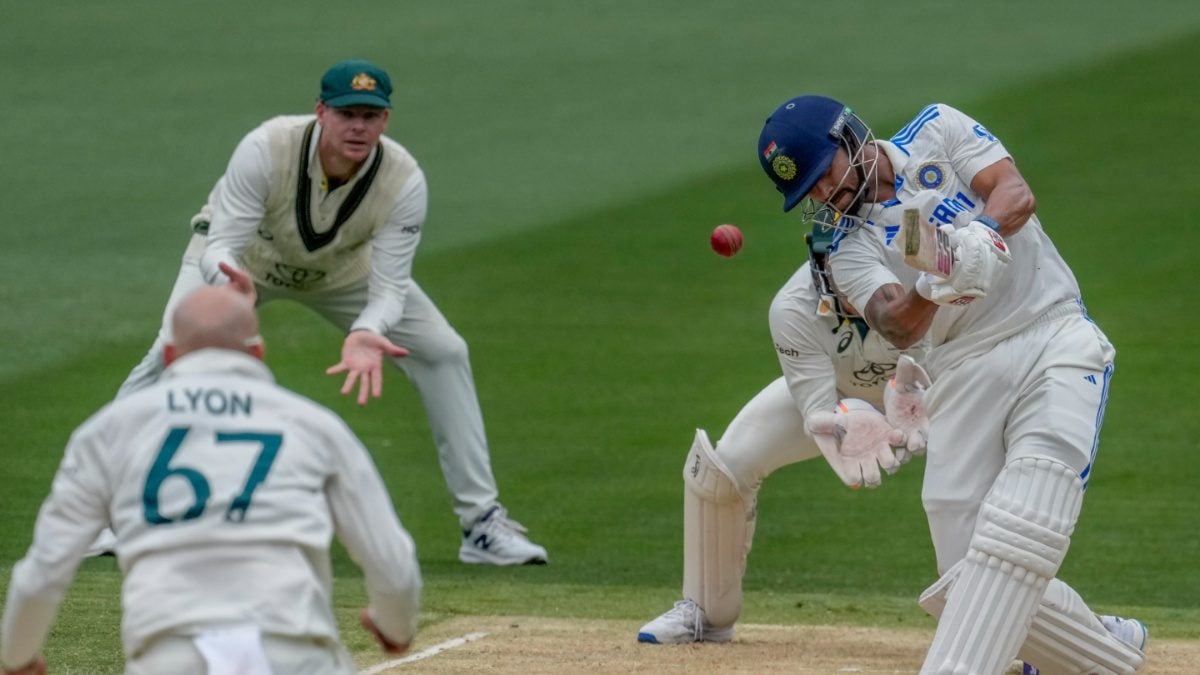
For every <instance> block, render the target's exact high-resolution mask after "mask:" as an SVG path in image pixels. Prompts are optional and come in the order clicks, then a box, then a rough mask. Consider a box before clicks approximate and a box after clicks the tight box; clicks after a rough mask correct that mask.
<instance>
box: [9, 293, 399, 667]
mask: <svg viewBox="0 0 1200 675" xmlns="http://www.w3.org/2000/svg"><path fill="white" fill-rule="evenodd" d="M173 329H174V330H173V336H174V337H173V341H172V342H171V343H170V344H168V345H166V348H165V360H166V362H167V368H166V370H165V371H164V372H163V375H162V378H161V380H160V381H159V382H158V383H157V384H155V385H153V386H151V387H148V388H146V389H143V390H141V391H139V392H138V393H136V394H131V395H129V396H125V397H123V398H121V399H119V400H117V401H115V402H113V403H110V404H109V405H107V406H106V407H104V408H103V409H102V410H100V411H99V412H98V413H96V414H95V415H94V416H92V417H91V418H90V419H89V420H88V421H87V422H85V423H84V424H83V425H82V426H80V427H79V428H78V429H77V430H76V431H75V433H74V434H73V435H72V436H71V440H70V443H69V444H68V445H67V449H66V454H65V456H64V458H63V461H62V464H61V465H60V467H59V470H58V473H57V474H56V475H55V477H54V484H53V488H52V490H51V493H50V496H49V497H48V498H47V499H46V501H45V503H43V504H42V507H41V510H40V512H39V513H38V519H37V526H36V529H35V530H34V535H33V544H32V546H31V547H30V549H29V552H28V553H27V554H26V555H25V557H24V558H23V559H22V560H21V561H19V562H18V563H17V564H16V566H15V567H13V572H12V582H11V585H10V586H9V587H8V599H7V602H6V603H5V608H4V619H3V626H2V628H3V633H2V635H0V642H3V654H0V660H2V661H3V665H4V667H5V669H6V672H28V673H37V672H43V671H44V668H45V664H44V663H43V662H42V660H41V657H40V656H39V652H40V650H41V647H42V643H43V641H44V640H45V637H46V634H47V632H48V631H49V629H50V625H51V623H52V622H53V619H54V615H55V613H56V611H57V609H58V605H59V602H60V601H61V600H62V598H63V595H64V593H65V592H66V589H67V586H68V585H69V584H70V582H71V579H72V578H73V577H74V575H75V570H76V569H77V568H78V566H79V562H80V560H81V559H82V557H83V554H84V551H85V549H86V548H87V546H88V544H89V543H91V542H92V540H93V539H94V538H95V537H96V534H97V533H98V532H100V529H101V528H102V527H103V526H104V525H105V524H107V523H108V522H109V521H110V519H111V522H112V525H113V528H114V530H115V533H116V537H117V544H116V552H117V559H118V561H119V563H120V566H121V571H122V573H123V574H124V585H123V588H122V592H121V597H122V625H121V636H122V641H123V643H124V651H125V658H126V672H127V673H176V674H185V673H232V672H237V673H247V674H250V673H253V674H259V673H271V672H275V673H301V672H305V673H353V672H355V668H354V663H353V661H352V660H351V659H350V657H349V655H348V654H347V653H346V651H345V650H344V649H343V648H342V647H341V645H340V644H339V642H338V632H337V625H336V622H335V620H334V615H333V608H332V606H331V598H332V593H333V588H332V577H331V573H330V562H329V546H330V542H331V539H332V537H333V536H334V534H335V533H336V535H337V537H338V539H339V540H340V541H341V542H342V544H343V545H344V546H345V547H346V550H347V551H348V552H349V553H350V556H351V557H352V558H353V559H354V560H355V562H357V563H358V564H359V565H360V566H361V567H362V569H363V573H364V575H365V581H366V589H367V597H368V602H369V605H368V607H367V609H364V610H363V611H362V613H361V616H360V620H361V622H362V624H363V626H364V627H365V628H366V629H367V630H368V631H370V632H371V633H372V634H373V635H374V636H375V638H376V639H377V640H378V641H379V643H380V645H381V646H382V647H383V648H384V650H385V651H387V652H389V653H393V654H399V653H402V652H403V651H405V650H406V649H407V648H408V644H409V643H410V642H411V640H412V639H413V636H414V634H415V632H416V627H417V611H418V605H419V600H420V590H421V576H420V570H419V568H418V566H417V559H416V555H415V552H414V548H413V542H412V539H411V538H410V537H409V535H408V533H407V532H406V531H405V530H404V528H403V527H402V526H401V524H400V521H399V520H398V519H397V517H396V513H395V511H394V509H393V507H392V503H391V501H390V499H389V497H388V493H387V491H386V489H385V488H384V485H383V481H382V479H381V478H380V476H379V473H378V472H377V471H376V469H375V465H374V463H373V462H372V461H371V457H370V455H369V454H368V452H367V450H366V448H364V447H363V446H362V444H361V443H360V442H359V441H358V439H357V438H356V437H355V436H354V434H353V433H352V432H351V431H350V429H349V428H347V427H346V425H345V423H344V422H342V421H341V420H340V419H339V418H338V417H337V416H335V415H334V414H333V413H332V412H330V411H329V410H327V409H325V408H323V407H321V406H318V405H317V404H315V403H313V402H311V401H309V400H307V399H304V398H301V397H300V396H297V395H295V394H293V393H291V392H289V391H287V390H285V389H283V388H281V387H279V386H277V385H276V384H275V383H274V379H273V378H272V376H271V373H270V371H269V370H267V367H266V366H265V365H263V363H262V362H261V360H260V359H261V357H262V353H263V347H262V343H261V340H260V339H259V338H258V322H257V319H256V317H255V314H254V309H253V306H252V305H251V304H250V303H249V302H248V301H247V300H246V299H245V298H244V296H242V295H240V294H239V293H238V292H236V291H235V290H234V289H233V288H231V287H204V288H201V289H200V290H198V291H196V292H194V293H192V294H190V295H188V296H187V297H186V298H185V299H184V300H183V301H182V302H180V303H179V305H178V309H177V311H176V312H175V314H174V322H173Z"/></svg>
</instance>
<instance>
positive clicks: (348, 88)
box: [321, 59, 392, 108]
mask: <svg viewBox="0 0 1200 675" xmlns="http://www.w3.org/2000/svg"><path fill="white" fill-rule="evenodd" d="M391 95H392V78H390V77H388V74H387V72H386V71H384V69H383V68H380V67H379V66H377V65H375V64H374V63H371V62H370V61H364V60H363V59H348V60H345V61H338V62H337V63H335V64H333V66H331V67H330V68H329V70H327V71H325V74H324V75H322V76H321V102H322V103H324V104H325V105H327V106H329V107H331V108H348V107H350V106H352V105H368V106H371V107H374V108H390V107H392V101H391Z"/></svg>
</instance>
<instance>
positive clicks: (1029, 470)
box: [762, 96, 1146, 673]
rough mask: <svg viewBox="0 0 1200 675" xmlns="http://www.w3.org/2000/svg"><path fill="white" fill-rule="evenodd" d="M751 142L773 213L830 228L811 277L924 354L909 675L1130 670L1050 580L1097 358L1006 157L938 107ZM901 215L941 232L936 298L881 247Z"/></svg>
mask: <svg viewBox="0 0 1200 675" xmlns="http://www.w3.org/2000/svg"><path fill="white" fill-rule="evenodd" d="M762 134H763V138H764V139H769V140H770V142H772V143H774V145H775V146H776V147H777V148H778V151H777V157H776V161H777V162H779V161H782V160H781V158H784V159H786V161H787V162H790V163H792V164H793V165H794V168H793V169H792V170H790V171H789V172H788V176H783V175H780V173H779V172H778V171H774V170H773V167H771V166H768V165H766V164H764V168H766V169H767V171H768V174H769V175H771V176H772V178H773V179H774V180H775V182H776V186H777V187H778V188H779V190H780V191H781V192H782V193H783V194H784V197H785V202H784V208H785V210H787V209H790V208H792V207H794V206H796V205H797V204H799V203H801V202H802V201H803V202H807V203H808V204H810V206H808V207H807V208H806V209H805V211H806V212H807V213H812V214H822V213H825V214H828V213H834V214H835V216H834V217H832V218H831V217H826V218H825V221H826V222H833V223H834V224H835V227H837V229H838V231H839V235H838V237H837V238H836V239H835V241H834V244H833V246H832V247H831V251H830V265H831V268H832V272H833V275H834V278H835V280H836V282H837V285H838V288H839V289H840V290H841V291H842V292H844V293H845V294H846V296H847V297H848V298H849V301H850V303H851V304H853V305H854V306H855V307H859V308H861V309H862V312H863V316H864V317H865V318H866V320H867V322H868V323H869V324H870V325H871V326H872V328H873V329H875V330H878V331H880V332H881V333H882V334H883V335H885V336H887V338H888V340H889V341H891V342H892V343H893V344H896V345H897V346H901V347H903V346H907V345H910V344H914V343H916V342H917V341H918V340H921V339H928V340H929V353H928V357H927V360H926V366H927V368H928V369H929V374H930V375H931V376H932V378H933V381H934V384H933V386H932V388H931V389H930V390H929V392H928V393H927V395H926V398H925V403H926V405H927V409H928V414H929V420H930V435H929V444H928V448H929V450H928V458H927V461H926V464H925V480H924V485H923V489H922V501H923V503H924V506H925V511H926V514H927V518H928V521H929V528H930V534H931V536H932V539H933V544H934V550H935V553H936V557H937V564H938V572H939V573H940V574H941V575H942V577H941V579H939V581H938V583H937V584H935V585H934V586H933V587H931V588H930V589H929V591H927V592H926V595H925V597H924V598H923V603H922V604H923V606H925V607H926V608H927V609H929V610H930V611H931V612H933V613H934V614H935V615H940V620H939V622H938V628H937V632H936V635H935V637H934V641H933V644H932V646H931V647H930V649H929V652H928V654H927V656H926V660H925V665H924V668H923V670H922V672H923V673H960V672H969V673H1000V672H1002V671H1003V670H1004V669H1005V668H1006V667H1007V666H1008V665H1009V663H1010V662H1011V660H1012V659H1013V658H1014V657H1016V656H1017V655H1018V652H1019V654H1020V657H1021V658H1022V659H1023V660H1024V661H1026V662H1027V663H1030V664H1032V665H1033V666H1035V667H1037V668H1040V669H1041V670H1042V672H1047V673H1049V672H1092V671H1093V670H1098V671H1101V672H1119V673H1131V672H1134V671H1136V670H1137V669H1139V668H1140V667H1141V666H1142V663H1143V661H1144V655H1143V652H1142V648H1143V647H1144V644H1145V638H1146V631H1145V628H1144V627H1143V626H1142V625H1141V623H1140V622H1137V621H1136V620H1124V619H1120V618H1118V617H1099V616H1097V615H1095V614H1093V613H1092V612H1091V611H1090V610H1089V609H1088V608H1087V605H1086V604H1085V603H1084V602H1083V600H1082V598H1080V597H1079V595H1078V594H1077V593H1075V592H1074V591H1073V590H1071V589H1070V587H1069V586H1067V585H1066V584H1064V583H1062V582H1061V581H1058V580H1056V579H1055V575H1056V574H1057V571H1058V568H1059V566H1060V565H1061V563H1062V560H1063V557H1064V556H1065V555H1066V552H1067V548H1068V544H1069V542H1070V535H1071V533H1072V531H1073V529H1074V526H1075V522H1076V520H1077V518H1078V515H1079V509H1080V505H1081V502H1082V499H1083V491H1084V489H1085V487H1086V485H1087V481H1088V478H1089V477H1090V475H1091V469H1092V466H1093V462H1094V460H1095V457H1096V448H1097V445H1098V439H1099V431H1100V422H1101V420H1102V419H1103V413H1104V406H1105V402H1106V401H1107V396H1108V384H1109V378H1110V376H1111V375H1112V370H1113V363H1112V362H1113V356H1114V353H1115V352H1114V349H1113V347H1112V345H1111V344H1110V343H1109V342H1108V340H1107V339H1106V338H1105V336H1104V334H1103V332H1101V331H1100V329H1099V328H1098V327H1097V326H1096V324H1095V323H1094V322H1092V321H1091V319H1090V318H1089V317H1088V316H1087V313H1086V312H1085V311H1084V308H1083V302H1082V300H1081V297H1080V291H1079V287H1078V284H1077V283H1076V281H1075V278H1074V275H1073V274H1072V273H1071V270H1070V268H1069V267H1068V266H1067V264H1066V262H1065V261H1064V260H1063V258H1062V257H1061V256H1060V255H1059V254H1058V252H1057V251H1056V250H1055V248H1054V245H1053V243H1052V242H1051V241H1050V239H1049V237H1047V236H1046V233H1045V231H1044V230H1043V228H1042V225H1041V223H1040V222H1039V221H1038V218H1037V216H1036V215H1035V213H1034V212H1035V209H1036V200H1035V199H1034V196H1033V192H1032V191H1031V190H1030V188H1029V186H1028V184H1027V183H1026V182H1025V180H1024V178H1023V177H1022V176H1021V173H1020V172H1019V171H1018V170H1017V167H1016V164H1015V163H1014V162H1013V160H1012V157H1011V156H1010V155H1009V153H1008V151H1007V150H1006V149H1005V148H1004V146H1003V145H1002V144H1001V143H1000V141H999V140H998V139H997V138H996V137H995V136H994V135H993V134H992V133H991V132H990V131H989V130H988V129H987V128H986V127H984V126H983V125H982V124H980V123H979V122H977V121H975V120H974V119H972V118H970V117H969V116H967V115H965V114H964V113H962V112H960V111H958V110H956V109H954V108H952V107H950V106H948V105H945V104H940V103H939V104H933V105H930V106H927V107H926V108H924V109H923V110H921V112H920V113H918V114H917V116H916V117H915V118H914V119H913V120H912V121H911V122H910V123H909V124H907V125H906V126H905V127H904V128H903V129H901V130H900V131H899V132H897V133H896V134H895V135H894V136H892V137H891V139H890V140H886V141H883V140H876V139H875V138H874V137H873V135H872V134H871V133H870V129H869V128H868V127H867V126H866V125H865V124H864V123H863V122H862V121H861V120H860V119H859V118H858V116H857V115H855V114H854V113H853V112H852V111H851V110H850V109H849V108H848V107H846V106H845V105H844V104H842V103H840V102H838V101H835V100H833V99H830V98H827V97H823V96H801V97H797V98H794V99H791V100H789V101H787V102H785V103H784V104H783V105H781V106H780V107H779V108H778V109H777V110H776V111H775V112H774V113H773V114H772V115H771V117H770V118H769V119H768V121H767V124H766V125H765V127H764V129H763V132H762ZM930 191H932V192H933V193H936V196H937V199H929V197H930ZM916 202H920V203H922V204H924V209H923V210H922V217H924V218H941V219H943V220H944V221H945V222H944V224H945V225H947V226H949V227H951V228H953V231H952V232H951V244H952V245H953V246H954V253H955V263H954V269H953V270H952V271H951V273H950V275H949V277H948V278H941V277H937V276H933V275H930V274H928V273H921V274H915V272H914V270H912V269H910V268H907V267H906V266H905V265H904V264H903V260H902V254H901V252H900V251H898V250H896V249H894V248H889V247H888V246H887V244H888V243H889V242H888V239H889V236H890V235H889V233H893V232H896V231H898V230H899V225H900V223H901V218H902V213H903V210H904V209H905V208H906V207H907V206H908V204H909V203H916Z"/></svg>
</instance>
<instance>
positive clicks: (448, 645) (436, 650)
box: [358, 633, 487, 675]
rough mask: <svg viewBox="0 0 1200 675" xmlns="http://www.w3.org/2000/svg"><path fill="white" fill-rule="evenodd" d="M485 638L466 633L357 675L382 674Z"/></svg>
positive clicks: (361, 671)
mask: <svg viewBox="0 0 1200 675" xmlns="http://www.w3.org/2000/svg"><path fill="white" fill-rule="evenodd" d="M486 636H487V633H467V634H466V635H464V636H462V637H456V638H454V639H452V640H446V641H445V642H439V643H438V644H436V645H433V646H432V647H426V648H425V649H422V650H421V651H419V652H417V653H416V654H411V655H409V656H405V657H404V658H402V659H396V660H394V661H385V662H383V663H377V664H375V665H373V666H371V667H370V668H367V669H366V670H360V671H358V675H378V673H382V672H383V671H385V670H387V669H388V668H395V667H397V666H403V665H404V664H406V663H413V662H414V661H422V660H424V659H427V658H429V657H431V656H437V655H438V654H441V653H442V652H444V651H448V650H450V649H454V648H455V647H461V646H463V645H465V644H467V643H468V642H474V641H475V640H478V639H479V638H481V637H486Z"/></svg>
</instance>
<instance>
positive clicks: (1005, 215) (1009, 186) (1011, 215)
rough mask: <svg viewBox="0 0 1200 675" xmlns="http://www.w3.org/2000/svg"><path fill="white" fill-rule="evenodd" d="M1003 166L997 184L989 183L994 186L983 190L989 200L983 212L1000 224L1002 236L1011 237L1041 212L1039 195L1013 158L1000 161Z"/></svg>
mask: <svg viewBox="0 0 1200 675" xmlns="http://www.w3.org/2000/svg"><path fill="white" fill-rule="evenodd" d="M999 168H1002V169H1003V172H1001V173H1000V175H999V177H998V178H997V179H996V181H995V184H994V185H991V186H989V187H990V189H989V190H988V191H987V192H986V193H982V192H981V194H983V195H984V200H985V201H986V204H985V205H984V207H983V215H984V216H987V217H988V218H990V219H992V220H994V221H995V222H996V224H998V225H999V226H1000V228H999V230H998V231H999V232H1000V236H1002V237H1009V236H1012V235H1014V234H1016V233H1017V232H1020V231H1021V228H1022V227H1024V226H1025V223H1026V222H1028V221H1029V219H1030V217H1032V216H1033V214H1034V213H1036V212H1037V199H1036V198H1035V197H1034V196H1033V190H1032V189H1030V187H1029V184H1028V183H1026V182H1025V179H1024V178H1023V177H1022V176H1021V174H1020V172H1019V171H1017V169H1016V166H1014V165H1013V164H1012V162H1003V163H1001V164H999ZM989 226H990V223H989Z"/></svg>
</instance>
